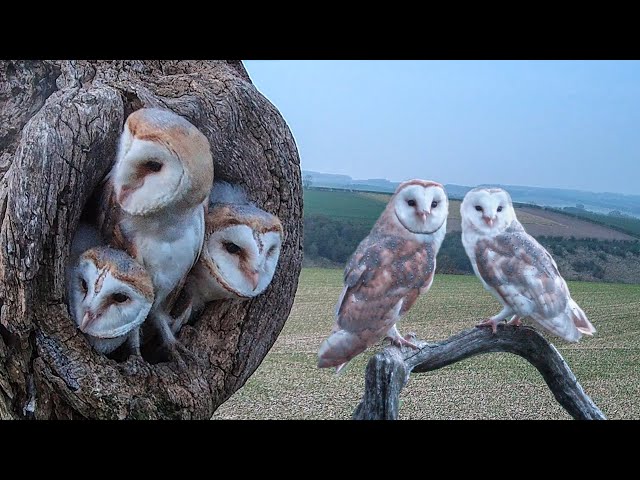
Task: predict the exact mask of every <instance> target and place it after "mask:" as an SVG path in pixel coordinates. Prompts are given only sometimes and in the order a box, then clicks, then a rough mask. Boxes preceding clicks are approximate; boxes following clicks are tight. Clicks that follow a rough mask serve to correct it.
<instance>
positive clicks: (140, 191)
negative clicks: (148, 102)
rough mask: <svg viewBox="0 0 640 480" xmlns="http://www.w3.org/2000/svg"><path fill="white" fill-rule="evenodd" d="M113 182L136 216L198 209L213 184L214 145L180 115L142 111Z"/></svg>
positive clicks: (127, 131) (125, 136)
mask: <svg viewBox="0 0 640 480" xmlns="http://www.w3.org/2000/svg"><path fill="white" fill-rule="evenodd" d="M112 177H113V186H114V192H115V195H116V200H117V202H118V204H119V205H120V207H121V208H122V209H123V210H124V211H125V212H127V213H129V214H131V215H150V214H153V213H156V212H158V211H161V210H163V209H167V208H172V207H173V208H188V207H195V206H196V205H198V204H199V203H200V202H202V201H203V200H204V198H206V196H207V195H208V193H209V190H210V189H211V184H212V182H213V160H212V158H211V152H210V149H209V142H208V140H207V138H206V137H205V136H204V135H203V134H202V133H201V132H200V131H199V130H198V129H197V128H196V127H195V126H194V125H192V124H191V123H189V122H188V121H187V120H186V119H185V118H183V117H181V116H180V115H176V114H175V113H173V112H170V111H168V110H161V109H154V108H143V109H140V110H137V111H136V112H134V113H132V114H131V115H130V116H129V118H128V119H127V122H126V123H125V128H124V131H123V133H122V136H121V138H120V146H119V150H118V158H117V161H116V164H115V166H114V170H113V174H112Z"/></svg>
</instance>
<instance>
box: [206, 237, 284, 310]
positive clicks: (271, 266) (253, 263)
mask: <svg viewBox="0 0 640 480" xmlns="http://www.w3.org/2000/svg"><path fill="white" fill-rule="evenodd" d="M281 245H282V238H281V236H280V233H279V232H276V231H267V232H263V233H261V232H259V231H256V230H254V229H252V228H251V227H249V226H248V225H232V226H229V227H226V228H223V229H221V230H218V231H215V232H213V233H212V234H211V236H210V237H209V239H208V241H207V249H208V251H209V255H210V256H211V258H212V259H213V260H214V262H215V264H216V266H217V269H218V273H219V275H220V277H221V279H222V281H223V282H224V283H226V284H227V286H228V287H229V288H230V289H231V290H232V291H231V292H230V293H231V294H235V296H238V297H240V298H242V297H245V298H251V297H255V296H257V295H259V294H261V293H262V292H264V291H265V289H266V288H267V287H268V286H269V284H270V283H271V279H272V278H273V274H274V273H275V271H276V266H277V265H278V258H279V257H280V247H281Z"/></svg>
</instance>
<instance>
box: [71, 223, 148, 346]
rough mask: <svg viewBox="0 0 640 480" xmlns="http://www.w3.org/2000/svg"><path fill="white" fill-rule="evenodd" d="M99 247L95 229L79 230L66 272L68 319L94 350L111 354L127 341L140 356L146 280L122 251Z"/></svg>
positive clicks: (137, 264) (144, 313) (83, 227)
mask: <svg viewBox="0 0 640 480" xmlns="http://www.w3.org/2000/svg"><path fill="white" fill-rule="evenodd" d="M101 243H102V241H101V239H100V236H99V234H98V232H97V229H96V228H95V227H92V226H90V225H86V224H81V225H80V226H79V227H78V230H77V231H76V235H75V236H74V239H73V242H72V244H71V254H70V257H69V266H68V267H67V272H66V283H67V296H68V299H69V310H70V312H71V316H72V317H73V320H74V322H75V323H76V325H77V326H78V328H79V329H80V331H82V333H84V334H85V336H86V338H87V340H88V341H89V343H90V344H91V346H92V347H93V348H94V349H95V350H96V351H98V352H100V353H111V352H112V351H114V350H115V349H116V348H118V347H119V346H120V345H122V344H123V343H124V342H125V341H127V343H128V346H129V348H130V350H131V352H132V353H134V354H137V355H140V333H139V329H140V325H141V324H142V322H144V320H145V319H146V317H147V314H148V313H149V310H150V309H151V305H152V304H153V298H154V295H153V284H152V282H151V278H150V277H149V275H148V274H147V272H146V271H145V269H144V268H143V267H142V266H141V265H140V264H139V263H137V262H136V261H135V260H133V258H131V257H130V256H129V255H127V254H126V253H125V252H123V251H121V250H115V249H113V248H109V247H106V246H104V245H101Z"/></svg>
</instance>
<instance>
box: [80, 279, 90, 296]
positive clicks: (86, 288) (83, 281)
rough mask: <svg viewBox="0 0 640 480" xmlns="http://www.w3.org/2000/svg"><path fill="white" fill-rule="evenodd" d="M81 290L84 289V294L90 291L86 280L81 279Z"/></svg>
mask: <svg viewBox="0 0 640 480" xmlns="http://www.w3.org/2000/svg"><path fill="white" fill-rule="evenodd" d="M80 288H81V289H82V292H83V293H87V290H88V288H89V287H88V286H87V282H86V281H85V280H84V278H82V277H80Z"/></svg>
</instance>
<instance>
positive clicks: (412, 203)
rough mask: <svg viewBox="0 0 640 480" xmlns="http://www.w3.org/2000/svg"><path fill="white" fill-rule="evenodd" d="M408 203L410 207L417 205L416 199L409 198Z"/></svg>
mask: <svg viewBox="0 0 640 480" xmlns="http://www.w3.org/2000/svg"><path fill="white" fill-rule="evenodd" d="M407 205H409V206H410V207H415V206H416V201H415V200H407Z"/></svg>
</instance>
